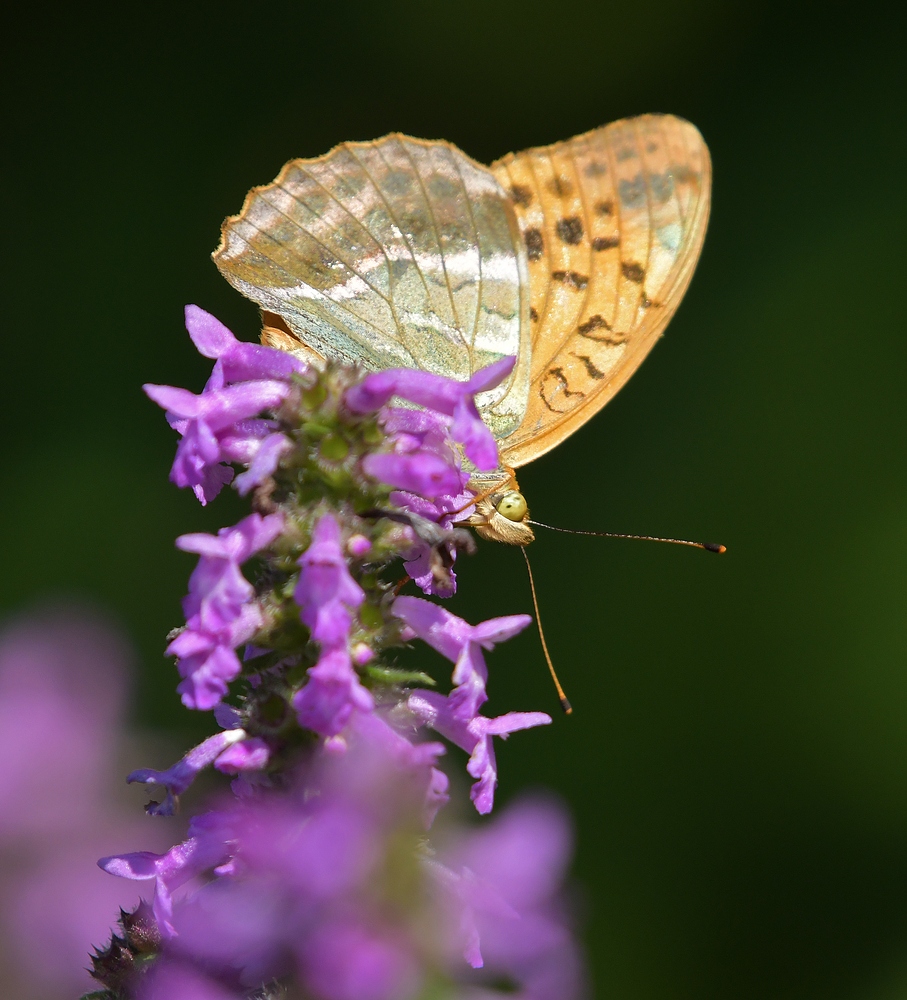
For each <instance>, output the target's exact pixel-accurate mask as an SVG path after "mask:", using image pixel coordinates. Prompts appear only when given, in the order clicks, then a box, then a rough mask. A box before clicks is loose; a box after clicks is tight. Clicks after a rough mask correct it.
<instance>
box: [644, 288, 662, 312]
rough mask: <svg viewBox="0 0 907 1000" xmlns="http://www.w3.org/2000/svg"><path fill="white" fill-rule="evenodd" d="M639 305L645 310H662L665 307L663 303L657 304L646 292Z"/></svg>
mask: <svg viewBox="0 0 907 1000" xmlns="http://www.w3.org/2000/svg"><path fill="white" fill-rule="evenodd" d="M639 304H640V305H641V306H642V307H643V309H652V308H655V309H661V307H662V306H663V305H664V303H663V302H655V301H654V300H653V299H650V298H649V296H648V295H646V293H645V292H643V293H642V298H641V299H640V302H639Z"/></svg>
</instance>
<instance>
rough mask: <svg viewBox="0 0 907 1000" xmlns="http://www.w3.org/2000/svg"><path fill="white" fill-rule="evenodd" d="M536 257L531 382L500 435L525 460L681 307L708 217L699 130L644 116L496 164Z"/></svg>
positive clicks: (585, 414)
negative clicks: (515, 418) (510, 427)
mask: <svg viewBox="0 0 907 1000" xmlns="http://www.w3.org/2000/svg"><path fill="white" fill-rule="evenodd" d="M492 170H493V172H494V174H495V176H496V177H497V178H498V180H499V181H500V182H501V185H502V186H503V187H504V189H505V190H506V191H507V193H508V195H509V197H510V199H511V202H512V204H513V207H514V211H515V213H516V216H517V218H518V220H519V226H520V230H521V232H522V235H523V241H524V246H525V249H526V255H527V260H528V269H529V281H530V325H531V328H532V367H531V375H530V378H531V384H530V389H529V399H528V404H527V409H526V415H525V417H524V418H523V422H522V423H521V425H520V426H519V428H518V429H517V430H516V431H515V432H514V433H513V434H511V435H510V436H509V437H507V438H506V439H505V440H503V441H502V442H501V454H502V459H503V461H504V462H505V463H506V464H508V465H511V466H514V467H516V466H520V465H524V464H526V463H527V462H530V461H532V460H533V459H534V458H537V457H538V456H539V455H542V454H544V453H545V452H546V451H548V450H549V449H551V448H553V447H554V446H555V445H557V444H558V443H559V442H560V441H562V440H563V439H564V438H565V437H567V436H568V435H569V434H571V433H573V431H575V430H576V429H577V427H579V426H580V425H582V424H583V423H585V422H586V420H588V419H589V418H590V417H591V416H592V415H593V414H595V413H596V412H597V411H598V410H599V409H600V408H601V407H602V406H604V404H605V403H606V402H607V401H608V400H609V399H610V398H611V397H612V396H613V395H614V393H615V392H617V390H618V389H619V388H620V387H621V386H622V385H623V384H624V382H625V381H626V380H627V379H628V378H629V377H630V375H632V374H633V372H634V371H635V370H636V368H637V366H638V365H639V364H640V362H641V361H642V360H643V358H644V357H645V356H646V354H647V353H648V352H649V350H650V349H651V348H652V346H653V345H654V343H655V341H656V340H657V339H658V337H659V336H660V335H661V333H662V332H663V331H664V328H665V326H666V325H667V323H668V321H669V320H670V318H671V316H672V315H673V313H674V312H675V310H676V309H677V305H678V304H679V302H680V299H681V297H682V296H683V293H684V291H685V289H686V287H687V285H688V283H689V280H690V277H691V275H692V272H693V268H694V267H695V264H696V260H697V258H698V256H699V251H700V249H701V247H702V241H703V238H704V235H705V227H706V223H707V221H708V210H709V191H710V164H709V156H708V151H707V149H706V146H705V144H704V142H703V141H702V137H701V136H700V134H699V132H698V131H697V130H696V129H695V128H694V127H693V126H692V125H690V124H689V123H688V122H685V121H683V120H681V119H679V118H674V117H672V116H670V115H644V116H641V117H639V118H632V119H627V120H625V121H620V122H615V123H614V124H612V125H608V126H605V127H604V128H600V129H597V130H595V131H593V132H588V133H586V134H585V135H581V136H577V137H576V138H574V139H570V140H568V141H567V142H562V143H557V144H555V145H553V146H547V147H542V148H538V149H530V150H526V151H525V152H522V153H517V154H511V155H510V156H507V157H504V158H503V159H502V160H499V161H498V162H497V163H495V164H493V165H492Z"/></svg>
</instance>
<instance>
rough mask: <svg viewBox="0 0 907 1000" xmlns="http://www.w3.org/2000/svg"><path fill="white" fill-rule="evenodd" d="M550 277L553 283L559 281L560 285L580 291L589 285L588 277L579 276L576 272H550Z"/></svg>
mask: <svg viewBox="0 0 907 1000" xmlns="http://www.w3.org/2000/svg"><path fill="white" fill-rule="evenodd" d="M551 277H552V278H553V279H554V280H555V281H559V282H560V283H561V284H562V285H567V286H568V287H569V288H576V289H578V290H579V291H582V289H584V288H585V287H586V285H588V284H589V277H588V275H585V274H579V273H578V272H576V271H552V272H551Z"/></svg>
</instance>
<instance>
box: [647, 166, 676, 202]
mask: <svg viewBox="0 0 907 1000" xmlns="http://www.w3.org/2000/svg"><path fill="white" fill-rule="evenodd" d="M649 187H650V188H651V189H652V195H653V197H654V198H655V200H656V201H658V202H666V201H667V200H668V198H670V197H671V195H672V194H673V193H674V177H673V175H672V174H671V173H670V172H668V173H665V174H651V175H650V176H649Z"/></svg>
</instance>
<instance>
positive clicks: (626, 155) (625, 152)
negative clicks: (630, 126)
mask: <svg viewBox="0 0 907 1000" xmlns="http://www.w3.org/2000/svg"><path fill="white" fill-rule="evenodd" d="M635 156H636V150H635V149H634V148H633V147H632V146H623V147H622V148H621V149H619V150H618V151H617V162H618V163H623V162H624V160H632V159H633V158H634V157H635Z"/></svg>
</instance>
